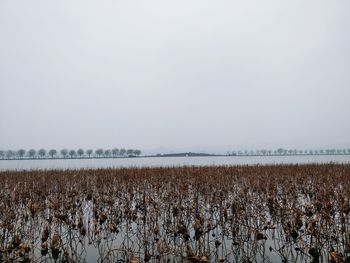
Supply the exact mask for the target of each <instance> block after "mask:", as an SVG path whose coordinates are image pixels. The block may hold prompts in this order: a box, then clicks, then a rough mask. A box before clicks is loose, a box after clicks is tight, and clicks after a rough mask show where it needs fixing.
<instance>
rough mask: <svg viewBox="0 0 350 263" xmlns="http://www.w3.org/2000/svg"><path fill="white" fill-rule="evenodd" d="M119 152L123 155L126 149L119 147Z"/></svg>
mask: <svg viewBox="0 0 350 263" xmlns="http://www.w3.org/2000/svg"><path fill="white" fill-rule="evenodd" d="M119 154H120V155H122V156H124V155H125V154H126V150H125V149H124V148H121V149H120V150H119Z"/></svg>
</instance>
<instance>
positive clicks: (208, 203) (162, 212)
mask: <svg viewBox="0 0 350 263" xmlns="http://www.w3.org/2000/svg"><path fill="white" fill-rule="evenodd" d="M0 187H1V193H0V262H14V261H15V262H54V261H58V262H84V261H87V262H93V261H97V260H98V261H99V262H133V263H136V262H334V263H340V262H350V229H349V227H350V224H349V223H350V221H349V219H350V165H348V164H324V165H316V164H309V165H270V166H236V167H226V166H221V167H178V168H125V169H124V168H123V169H97V170H67V171H60V170H52V171H51V170H50V171H4V172H0Z"/></svg>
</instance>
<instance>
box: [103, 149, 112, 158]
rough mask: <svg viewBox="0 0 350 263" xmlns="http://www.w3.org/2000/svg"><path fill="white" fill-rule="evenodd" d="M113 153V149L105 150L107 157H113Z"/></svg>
mask: <svg viewBox="0 0 350 263" xmlns="http://www.w3.org/2000/svg"><path fill="white" fill-rule="evenodd" d="M111 154H112V152H111V150H105V152H104V155H105V157H111Z"/></svg>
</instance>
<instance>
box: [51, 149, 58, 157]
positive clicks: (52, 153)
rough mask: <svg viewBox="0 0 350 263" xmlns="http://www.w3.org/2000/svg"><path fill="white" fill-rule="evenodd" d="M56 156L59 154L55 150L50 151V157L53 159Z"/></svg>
mask: <svg viewBox="0 0 350 263" xmlns="http://www.w3.org/2000/svg"><path fill="white" fill-rule="evenodd" d="M56 154H57V151H56V150H55V149H51V150H50V151H49V155H50V156H51V158H53V157H54V156H55V155H56Z"/></svg>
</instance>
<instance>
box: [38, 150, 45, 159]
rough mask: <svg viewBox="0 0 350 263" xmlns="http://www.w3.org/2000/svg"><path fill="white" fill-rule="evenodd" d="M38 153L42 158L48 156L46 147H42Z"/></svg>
mask: <svg viewBox="0 0 350 263" xmlns="http://www.w3.org/2000/svg"><path fill="white" fill-rule="evenodd" d="M38 154H39V156H40V157H41V158H44V157H45V156H46V150H45V149H40V150H39V151H38Z"/></svg>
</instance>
